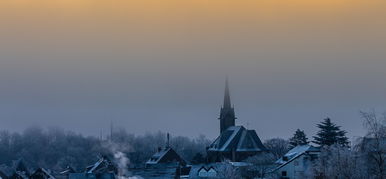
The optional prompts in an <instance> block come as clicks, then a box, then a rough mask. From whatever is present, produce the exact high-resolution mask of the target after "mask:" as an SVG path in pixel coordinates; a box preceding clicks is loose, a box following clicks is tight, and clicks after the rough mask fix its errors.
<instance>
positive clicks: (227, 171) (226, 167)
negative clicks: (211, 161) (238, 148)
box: [217, 161, 242, 179]
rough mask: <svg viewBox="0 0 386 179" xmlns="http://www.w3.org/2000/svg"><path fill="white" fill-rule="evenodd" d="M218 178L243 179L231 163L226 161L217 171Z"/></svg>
mask: <svg viewBox="0 0 386 179" xmlns="http://www.w3.org/2000/svg"><path fill="white" fill-rule="evenodd" d="M217 175H218V178H227V179H242V177H241V174H240V171H239V170H238V168H237V167H234V166H233V165H232V164H231V163H230V162H229V161H224V162H223V163H222V165H221V167H219V169H218V171H217Z"/></svg>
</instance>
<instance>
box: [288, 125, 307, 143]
mask: <svg viewBox="0 0 386 179" xmlns="http://www.w3.org/2000/svg"><path fill="white" fill-rule="evenodd" d="M308 143H309V142H308V138H307V136H306V134H305V133H304V131H302V130H300V129H297V130H296V131H295V134H294V136H293V137H291V138H290V139H289V144H290V145H291V148H293V147H296V146H298V145H306V144H308Z"/></svg>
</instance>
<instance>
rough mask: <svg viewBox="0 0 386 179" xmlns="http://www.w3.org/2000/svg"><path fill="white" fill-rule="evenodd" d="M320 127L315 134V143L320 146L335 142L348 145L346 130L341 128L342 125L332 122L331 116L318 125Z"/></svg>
mask: <svg viewBox="0 0 386 179" xmlns="http://www.w3.org/2000/svg"><path fill="white" fill-rule="evenodd" d="M317 127H318V128H319V129H320V130H319V131H318V133H317V134H316V136H314V141H313V142H314V143H315V144H318V145H319V146H331V145H333V144H339V145H342V146H348V144H349V142H348V138H347V137H346V133H347V132H346V131H344V130H341V129H340V126H337V125H336V124H334V123H332V122H331V119H330V118H326V119H324V121H323V122H321V123H320V124H318V125H317Z"/></svg>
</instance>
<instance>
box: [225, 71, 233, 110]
mask: <svg viewBox="0 0 386 179" xmlns="http://www.w3.org/2000/svg"><path fill="white" fill-rule="evenodd" d="M228 83H229V82H228V77H226V79H225V93H224V105H223V108H225V109H229V108H231V107H232V106H231V95H230V93H229V84H228Z"/></svg>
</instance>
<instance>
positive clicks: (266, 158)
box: [245, 153, 276, 178]
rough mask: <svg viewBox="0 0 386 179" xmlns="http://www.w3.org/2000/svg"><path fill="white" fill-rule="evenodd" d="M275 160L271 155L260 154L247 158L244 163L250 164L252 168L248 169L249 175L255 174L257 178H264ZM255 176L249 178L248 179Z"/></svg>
mask: <svg viewBox="0 0 386 179" xmlns="http://www.w3.org/2000/svg"><path fill="white" fill-rule="evenodd" d="M275 160H276V158H275V156H274V155H273V154H271V153H262V154H258V155H255V156H252V157H249V158H247V159H246V160H245V161H246V162H248V163H251V164H252V166H250V167H248V170H249V171H250V172H251V171H253V172H251V173H255V174H256V176H257V177H259V178H266V177H267V174H268V173H269V172H270V171H271V170H272V169H273V164H274V162H275ZM256 176H249V177H250V178H253V177H256Z"/></svg>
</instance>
